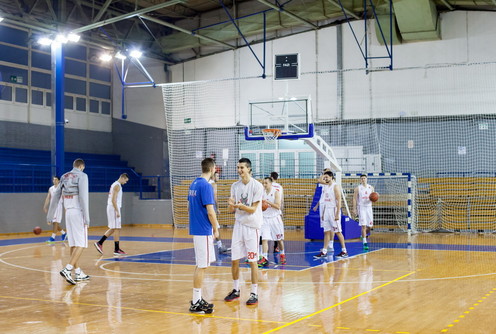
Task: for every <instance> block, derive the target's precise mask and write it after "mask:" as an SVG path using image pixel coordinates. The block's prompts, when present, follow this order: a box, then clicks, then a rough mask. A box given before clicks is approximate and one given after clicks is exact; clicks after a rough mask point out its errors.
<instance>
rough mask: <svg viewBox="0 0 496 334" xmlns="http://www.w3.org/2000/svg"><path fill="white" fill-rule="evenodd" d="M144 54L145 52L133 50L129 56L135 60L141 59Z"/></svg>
mask: <svg viewBox="0 0 496 334" xmlns="http://www.w3.org/2000/svg"><path fill="white" fill-rule="evenodd" d="M142 54H143V52H141V51H138V50H132V51H131V52H130V53H129V55H130V56H131V57H133V58H139V57H141V55H142Z"/></svg>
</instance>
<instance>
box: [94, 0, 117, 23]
mask: <svg viewBox="0 0 496 334" xmlns="http://www.w3.org/2000/svg"><path fill="white" fill-rule="evenodd" d="M111 3H112V0H107V1H105V3H104V4H103V6H102V8H100V11H99V12H98V14H96V16H95V18H94V19H93V22H98V20H99V19H101V18H102V16H103V14H105V11H106V10H107V8H108V7H109V6H110V4H111Z"/></svg>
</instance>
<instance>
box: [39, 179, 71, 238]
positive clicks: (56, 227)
mask: <svg viewBox="0 0 496 334" xmlns="http://www.w3.org/2000/svg"><path fill="white" fill-rule="evenodd" d="M59 182H60V180H59V178H58V177H56V176H54V177H52V183H53V186H51V187H50V189H48V194H47V197H46V198H45V204H44V205H43V211H45V213H48V206H49V205H50V200H51V199H52V196H53V193H54V192H55V189H57V186H58V185H59ZM62 204H63V200H62V198H60V201H59V203H58V204H57V209H56V210H55V214H54V217H53V222H48V225H50V224H52V226H53V229H52V236H51V237H50V238H49V239H48V240H47V242H50V243H51V242H55V237H56V236H57V232H59V231H60V236H61V238H62V241H65V237H66V236H67V235H66V233H65V231H64V230H63V229H62V227H60V224H61V223H62V213H63V207H62V206H63V205H62Z"/></svg>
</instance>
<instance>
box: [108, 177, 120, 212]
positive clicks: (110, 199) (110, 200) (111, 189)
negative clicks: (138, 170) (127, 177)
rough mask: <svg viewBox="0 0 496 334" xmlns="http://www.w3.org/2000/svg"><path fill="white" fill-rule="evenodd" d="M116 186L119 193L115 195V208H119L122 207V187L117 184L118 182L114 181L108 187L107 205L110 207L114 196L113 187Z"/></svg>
mask: <svg viewBox="0 0 496 334" xmlns="http://www.w3.org/2000/svg"><path fill="white" fill-rule="evenodd" d="M116 185H118V186H119V192H118V193H117V207H118V208H120V207H121V206H122V185H121V184H120V183H119V181H115V182H114V183H112V185H111V186H110V190H109V195H108V200H107V205H112V197H113V196H114V187H115V186H116Z"/></svg>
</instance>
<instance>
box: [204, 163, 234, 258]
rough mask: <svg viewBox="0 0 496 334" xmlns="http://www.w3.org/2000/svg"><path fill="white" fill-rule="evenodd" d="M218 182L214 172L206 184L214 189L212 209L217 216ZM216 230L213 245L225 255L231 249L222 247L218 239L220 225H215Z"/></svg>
mask: <svg viewBox="0 0 496 334" xmlns="http://www.w3.org/2000/svg"><path fill="white" fill-rule="evenodd" d="M216 170H217V169H216ZM218 181H219V173H218V172H215V173H214V174H213V175H212V178H211V179H210V180H208V183H210V184H211V185H212V188H214V200H215V205H214V209H215V213H216V214H217V215H219V214H220V211H219V202H218V201H217V182H218ZM217 229H218V230H219V237H218V238H215V244H216V245H217V250H218V251H219V253H221V254H227V253H229V252H230V251H231V249H230V248H227V247H225V246H223V245H222V240H221V238H220V225H219V223H217Z"/></svg>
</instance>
